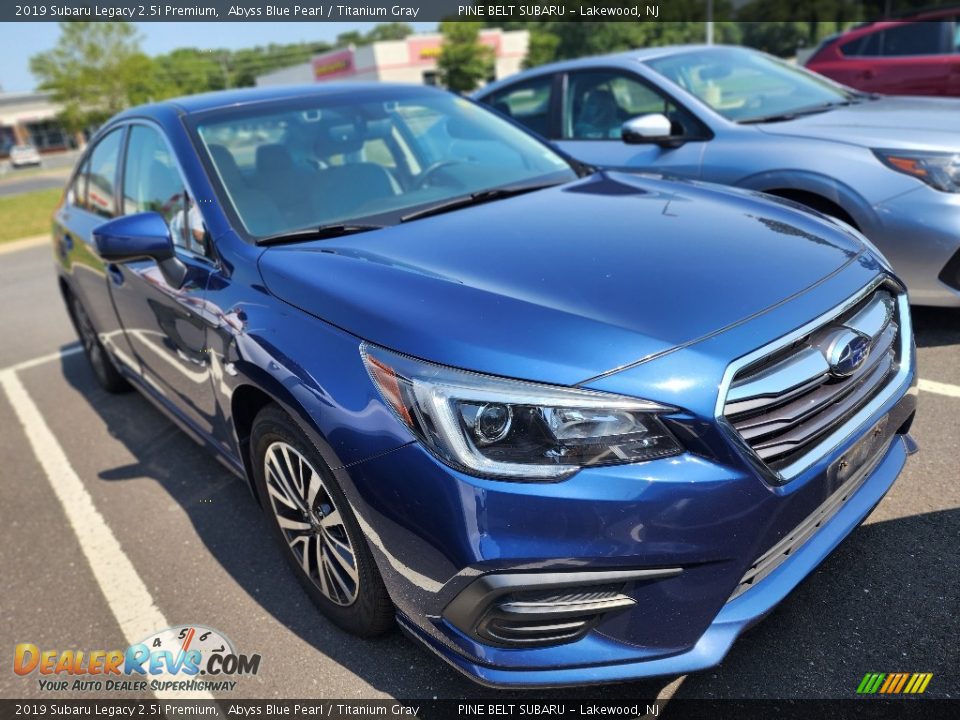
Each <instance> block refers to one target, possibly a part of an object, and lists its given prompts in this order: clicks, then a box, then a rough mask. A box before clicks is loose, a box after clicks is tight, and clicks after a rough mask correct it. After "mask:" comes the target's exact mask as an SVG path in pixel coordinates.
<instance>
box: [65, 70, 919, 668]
mask: <svg viewBox="0 0 960 720" xmlns="http://www.w3.org/2000/svg"><path fill="white" fill-rule="evenodd" d="M54 223H55V236H54V251H55V254H56V258H57V267H58V269H59V283H60V291H61V292H62V294H63V297H64V300H65V301H66V304H67V307H68V308H69V312H70V315H71V317H72V319H73V321H74V323H75V325H76V327H77V330H78V333H79V336H80V338H81V339H82V341H83V345H84V348H85V350H86V353H87V355H88V357H89V359H90V362H91V365H92V367H93V369H94V371H95V373H96V376H97V378H98V379H99V381H100V383H101V384H102V385H103V386H104V387H105V388H106V389H108V390H111V391H120V390H124V389H127V388H128V387H130V386H133V387H135V388H137V389H138V390H139V391H140V392H142V393H143V394H144V395H145V396H146V397H147V398H148V399H150V400H151V401H152V402H153V403H155V404H156V405H157V406H158V407H159V408H160V409H161V410H162V411H164V412H165V413H167V414H168V415H169V416H170V417H171V418H172V419H173V420H174V421H176V422H177V423H178V424H179V425H180V426H181V427H183V429H184V430H186V431H187V432H188V433H189V434H190V435H191V436H192V437H194V438H195V439H196V440H197V441H199V442H200V443H202V444H204V445H206V446H207V447H209V448H210V450H211V451H212V452H213V453H215V454H216V455H217V456H218V457H219V459H220V460H222V461H223V463H224V464H225V465H227V466H228V467H229V468H230V469H232V470H233V471H234V472H235V473H236V474H237V475H239V476H241V477H242V478H245V479H246V480H247V481H248V482H249V484H250V487H251V489H252V491H253V494H254V496H255V497H256V499H257V501H258V502H259V503H260V504H261V506H262V507H263V509H264V512H265V513H266V515H267V516H268V518H269V521H270V527H271V532H272V533H273V534H274V535H275V539H276V541H277V542H279V543H280V544H281V546H282V547H283V548H284V549H285V553H286V557H287V559H288V560H289V562H290V565H291V566H292V569H293V572H294V573H295V574H296V576H297V577H298V578H299V580H300V581H301V582H302V584H303V586H304V587H305V588H306V591H307V592H308V593H309V594H310V596H311V597H312V598H313V600H314V601H315V602H316V604H317V606H318V607H319V609H320V611H321V612H322V613H323V614H324V615H326V616H327V617H328V618H329V619H330V620H331V621H332V622H334V623H336V624H337V625H339V626H340V627H342V628H344V629H346V630H348V631H350V632H353V633H357V634H359V635H364V636H372V635H377V634H379V633H383V632H384V631H386V630H388V629H389V628H390V627H391V626H393V624H394V623H398V624H399V625H400V626H401V627H402V628H403V629H404V630H406V631H407V632H408V633H409V634H410V635H412V636H413V637H415V638H417V639H418V640H419V641H421V642H422V643H424V644H425V645H426V646H428V647H429V648H430V649H432V650H433V651H434V652H435V653H436V654H438V655H439V656H440V657H442V658H443V659H444V660H446V661H447V662H448V663H450V664H452V665H453V666H454V667H456V668H458V669H459V670H461V671H463V672H464V673H466V674H467V675H469V676H470V677H472V678H473V679H475V680H477V681H479V682H483V683H487V684H491V685H498V686H554V685H566V684H584V683H598V682H607V681H615V680H627V679H631V678H639V677H644V676H649V675H658V674H668V673H682V672H688V671H692V670H696V669H699V668H704V667H708V666H710V665H713V664H715V663H717V662H719V661H720V660H721V659H722V658H723V657H724V655H725V654H726V652H727V651H728V650H729V648H730V646H731V644H732V643H733V641H734V640H735V639H736V637H737V636H738V635H739V634H740V633H741V632H742V631H743V630H744V629H745V628H746V627H748V626H749V625H750V624H751V623H753V622H755V621H757V620H758V619H760V618H761V617H762V616H763V615H765V614H766V613H767V612H769V611H770V610H771V609H772V608H773V607H774V606H775V605H776V604H777V603H778V602H779V601H780V600H782V599H783V598H784V597H785V596H786V595H787V594H788V593H789V592H790V591H791V590H792V589H793V588H794V587H795V586H796V585H797V584H798V583H799V582H800V581H801V580H802V579H803V578H804V577H805V576H806V575H808V574H809V573H810V572H811V571H812V570H813V569H814V568H815V567H816V566H817V564H818V563H820V562H821V561H822V560H823V559H824V558H825V557H826V556H827V554H828V553H829V552H830V551H831V550H832V549H833V548H834V547H835V546H836V545H837V544H838V543H839V542H840V541H841V540H842V539H843V538H844V537H845V536H846V535H847V534H848V533H850V532H851V530H853V529H854V528H855V527H856V526H857V525H858V523H860V522H861V521H862V520H863V519H864V517H866V515H867V514H868V513H869V512H870V510H871V509H872V508H873V507H874V506H875V505H876V504H877V502H878V501H879V500H880V499H881V498H882V497H883V495H884V493H886V492H887V490H888V489H889V488H890V486H891V484H892V483H893V482H894V480H895V479H896V477H897V474H898V473H899V472H900V470H901V469H902V468H903V466H904V463H905V460H906V456H907V455H908V453H909V452H911V451H912V450H913V449H914V447H915V446H914V445H913V442H912V440H910V438H909V435H908V434H907V433H908V430H909V428H910V424H911V421H912V419H913V416H914V412H915V405H916V392H915V370H914V355H915V352H914V346H913V339H912V333H911V327H910V315H909V307H908V303H907V296H906V294H905V291H904V288H903V285H902V284H901V282H900V281H899V280H898V279H897V278H896V277H895V276H894V274H893V273H892V272H891V271H890V268H889V267H888V265H887V264H886V261H885V260H884V259H883V258H882V257H881V256H880V255H878V254H877V253H876V252H875V251H874V249H873V248H872V246H870V245H869V243H868V242H866V241H865V240H864V239H863V237H862V236H861V235H859V234H858V233H856V232H855V231H854V230H852V229H851V228H850V227H848V226H845V225H841V224H837V223H835V222H833V221H831V220H829V219H827V218H826V217H824V216H821V215H818V214H815V213H813V212H811V211H807V210H802V209H799V207H798V206H794V205H791V204H789V203H788V202H786V201H778V202H775V201H773V200H770V199H765V198H764V197H762V196H760V195H758V194H755V193H753V192H749V191H745V190H736V189H732V188H722V187H719V186H718V187H713V186H708V185H703V184H698V183H694V182H684V183H680V182H668V181H664V180H660V179H656V178H651V177H640V176H635V175H629V174H621V173H617V172H612V171H605V172H598V171H595V170H593V169H592V168H590V167H587V166H585V165H582V164H579V163H577V162H575V161H573V160H570V159H569V158H567V157H565V156H563V155H560V154H558V152H557V151H555V150H553V149H551V148H550V147H549V146H548V145H546V144H545V143H543V142H542V141H540V140H539V139H537V138H535V137H534V136H532V135H530V134H528V133H527V132H526V131H525V130H522V129H520V128H518V127H517V126H515V125H514V124H512V123H510V122H509V121H508V120H505V119H503V118H501V117H500V116H498V115H497V114H495V113H493V112H490V111H488V110H486V109H483V108H482V107H481V106H479V105H476V104H474V103H473V102H471V101H469V100H465V99H463V98H459V97H456V96H454V95H451V94H448V93H445V92H442V91H439V90H434V89H429V88H422V87H402V86H390V85H372V84H366V85H336V84H331V85H325V86H322V87H311V88H283V89H269V90H266V89H259V90H245V91H236V92H228V93H218V94H212V95H201V96H195V97H190V98H186V99H183V100H177V101H170V102H164V103H159V104H156V105H150V106H147V107H140V108H135V109H132V110H129V111H127V112H125V113H123V114H121V115H119V116H117V117H115V118H114V119H113V120H111V121H110V122H109V123H107V124H106V125H105V126H104V127H103V128H102V129H101V130H100V132H99V133H98V134H97V136H96V137H95V138H94V139H93V141H92V142H91V143H90V145H89V147H88V149H87V150H86V152H85V154H84V155H83V157H82V159H81V160H80V162H79V163H78V166H77V170H76V171H75V173H74V175H73V177H72V178H71V180H70V184H69V186H68V188H67V191H66V193H65V194H64V200H63V202H62V204H61V206H60V207H59V208H58V210H57V211H56V214H55V218H54Z"/></svg>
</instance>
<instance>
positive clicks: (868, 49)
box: [840, 32, 883, 57]
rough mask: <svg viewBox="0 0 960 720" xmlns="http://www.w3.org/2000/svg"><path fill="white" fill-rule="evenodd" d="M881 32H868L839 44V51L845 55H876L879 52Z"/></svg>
mask: <svg viewBox="0 0 960 720" xmlns="http://www.w3.org/2000/svg"><path fill="white" fill-rule="evenodd" d="M882 36H883V33H881V32H874V33H870V34H869V35H864V36H863V37H859V38H857V39H856V40H851V41H850V42H848V43H846V44H844V45H841V46H840V52H841V53H842V54H843V55H844V56H846V57H876V56H877V55H879V54H880V38H881V37H882Z"/></svg>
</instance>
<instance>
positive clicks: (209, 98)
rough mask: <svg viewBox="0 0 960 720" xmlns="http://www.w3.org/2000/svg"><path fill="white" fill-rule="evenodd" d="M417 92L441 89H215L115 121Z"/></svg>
mask: <svg viewBox="0 0 960 720" xmlns="http://www.w3.org/2000/svg"><path fill="white" fill-rule="evenodd" d="M398 89H402V90H404V91H407V92H410V91H418V90H419V91H421V92H423V93H442V92H445V91H443V90H439V89H437V88H432V87H429V86H425V85H412V84H404V83H370V82H328V83H317V84H315V85H278V86H270V87H252V88H240V89H236V90H217V91H215V92H208V93H200V94H198V95H188V96H184V97H178V98H171V99H170V100H163V101H160V102H157V103H153V104H152V105H140V106H138V107H134V108H130V109H129V110H125V111H124V112H123V113H121V114H120V115H118V116H117V118H116V119H121V118H124V117H130V116H136V115H144V114H151V113H152V112H155V111H158V110H160V109H161V108H171V107H172V108H174V109H176V110H177V111H178V112H179V113H180V114H185V115H190V114H193V113H201V112H207V111H208V110H216V109H219V108H227V107H236V106H238V105H249V104H254V103H261V102H271V101H276V100H292V99H299V98H310V97H315V98H323V97H334V96H339V95H343V94H351V93H352V94H356V95H359V96H363V97H364V98H365V99H370V98H371V96H372V97H374V98H375V97H377V96H383V97H389V96H390V94H391V92H390V91H391V90H398Z"/></svg>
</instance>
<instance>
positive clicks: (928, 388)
mask: <svg viewBox="0 0 960 720" xmlns="http://www.w3.org/2000/svg"><path fill="white" fill-rule="evenodd" d="M919 386H920V389H921V390H923V391H924V392H929V393H936V394H937V395H946V396H947V397H955V398H960V385H950V384H949V383H942V382H937V381H935V380H920V383H919Z"/></svg>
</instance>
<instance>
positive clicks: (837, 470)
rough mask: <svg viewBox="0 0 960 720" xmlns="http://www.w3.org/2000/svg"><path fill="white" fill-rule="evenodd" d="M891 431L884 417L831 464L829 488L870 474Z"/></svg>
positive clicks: (886, 443)
mask: <svg viewBox="0 0 960 720" xmlns="http://www.w3.org/2000/svg"><path fill="white" fill-rule="evenodd" d="M892 436H893V430H892V429H891V427H890V417H889V416H888V415H884V416H883V417H882V418H880V420H879V421H878V422H877V423H876V424H875V425H874V426H873V427H872V428H870V429H869V430H868V431H867V432H866V434H865V435H864V436H863V437H862V438H860V439H859V440H858V441H857V442H856V443H854V444H853V446H851V447H850V448H849V449H848V450H847V451H846V452H845V453H844V454H843V455H841V456H840V457H839V458H838V459H837V460H835V461H834V462H833V464H832V465H831V466H830V469H829V470H828V477H829V479H830V486H831V487H832V488H839V487H842V486H843V485H846V484H847V483H848V482H850V481H851V480H852V479H854V478H855V477H857V476H862V475H866V474H867V473H869V472H871V471H872V470H873V468H874V467H876V465H877V464H878V463H879V462H880V459H881V458H882V457H883V455H884V452H885V451H886V449H887V448H888V447H889V445H890V439H891V437H892Z"/></svg>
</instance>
